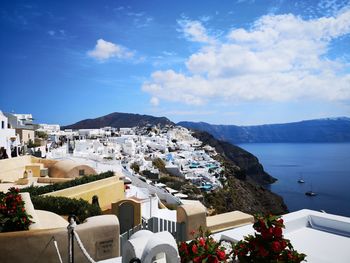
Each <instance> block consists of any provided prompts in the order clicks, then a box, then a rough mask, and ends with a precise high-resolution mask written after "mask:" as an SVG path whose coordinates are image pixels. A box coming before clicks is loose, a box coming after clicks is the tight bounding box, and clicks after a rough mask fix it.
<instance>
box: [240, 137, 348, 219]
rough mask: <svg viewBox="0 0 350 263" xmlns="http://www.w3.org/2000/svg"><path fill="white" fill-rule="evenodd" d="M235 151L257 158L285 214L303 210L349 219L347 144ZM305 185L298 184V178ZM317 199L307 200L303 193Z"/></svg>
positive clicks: (280, 145) (260, 145)
mask: <svg viewBox="0 0 350 263" xmlns="http://www.w3.org/2000/svg"><path fill="white" fill-rule="evenodd" d="M238 146H239V147H241V148H243V149H245V150H247V151H249V152H251V153H252V154H254V155H255V156H257V157H258V158H259V161H260V163H262V165H263V166H264V169H265V171H266V172H268V173H269V174H270V175H272V176H273V177H276V178H277V179H278V181H277V182H276V183H274V184H272V185H271V186H269V188H270V190H271V191H272V192H275V193H277V194H279V195H281V196H282V197H283V199H284V201H285V203H286V204H287V206H288V209H289V211H291V212H292V211H296V210H300V209H303V208H308V209H313V210H324V211H326V212H327V213H332V214H337V215H343V216H348V217H350V143H250V144H240V145H238ZM301 177H302V178H303V179H304V181H305V183H304V184H299V183H298V182H297V181H298V179H299V178H301ZM309 190H313V191H314V192H316V193H317V194H318V195H317V196H314V197H309V196H306V195H305V192H306V191H309Z"/></svg>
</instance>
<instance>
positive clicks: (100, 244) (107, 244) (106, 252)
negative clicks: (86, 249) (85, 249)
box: [96, 238, 116, 260]
mask: <svg viewBox="0 0 350 263" xmlns="http://www.w3.org/2000/svg"><path fill="white" fill-rule="evenodd" d="M115 246H116V241H115V240H114V239H113V238H112V239H106V240H101V241H97V242H96V258H97V260H100V259H106V258H111V257H113V256H116V247H115ZM113 252H114V253H113Z"/></svg>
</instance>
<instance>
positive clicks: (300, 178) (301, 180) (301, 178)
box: [298, 173, 305, 184]
mask: <svg viewBox="0 0 350 263" xmlns="http://www.w3.org/2000/svg"><path fill="white" fill-rule="evenodd" d="M298 183H299V184H303V183H305V181H304V179H303V177H302V175H301V173H300V177H299V180H298Z"/></svg>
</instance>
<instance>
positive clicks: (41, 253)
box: [34, 236, 63, 263]
mask: <svg viewBox="0 0 350 263" xmlns="http://www.w3.org/2000/svg"><path fill="white" fill-rule="evenodd" d="M52 241H53V244H54V246H55V249H56V253H57V256H58V260H59V261H60V263H63V261H62V257H61V254H60V250H59V249H58V244H57V241H56V239H55V237H54V236H52V237H51V238H50V240H49V242H47V244H46V246H45V248H44V249H43V250H42V251H41V252H40V254H39V255H38V257H37V258H36V260H35V261H34V262H35V263H38V262H41V261H42V256H43V255H44V252H45V251H46V249H47V248H48V247H49V245H50V243H51V242H52Z"/></svg>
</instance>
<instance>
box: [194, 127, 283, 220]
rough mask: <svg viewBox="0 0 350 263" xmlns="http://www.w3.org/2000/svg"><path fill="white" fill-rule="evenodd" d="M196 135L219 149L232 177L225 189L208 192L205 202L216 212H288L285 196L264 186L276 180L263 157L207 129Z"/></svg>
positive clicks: (226, 174) (219, 158)
mask: <svg viewBox="0 0 350 263" xmlns="http://www.w3.org/2000/svg"><path fill="white" fill-rule="evenodd" d="M193 136H194V137H196V138H198V139H199V140H201V141H202V142H203V143H204V144H208V145H210V146H212V147H214V148H215V149H216V151H217V152H218V153H219V155H218V156H217V160H218V161H220V162H221V163H222V164H223V165H224V168H225V177H226V178H228V180H227V181H226V183H225V184H224V188H223V189H219V190H217V191H214V192H212V193H210V194H205V195H204V205H205V206H207V207H208V208H210V211H211V212H212V213H213V214H217V213H224V212H229V211H234V210H240V211H242V212H245V213H249V214H256V213H272V214H284V213H286V212H288V210H287V206H286V204H285V203H284V201H283V198H282V197H280V196H279V195H277V194H275V193H272V192H271V191H270V190H268V189H266V188H264V187H263V186H261V184H263V185H266V184H269V183H273V182H275V181H276V179H275V178H273V177H272V176H270V175H269V174H267V173H266V172H265V171H264V169H263V167H262V165H261V164H260V163H259V160H258V159H257V158H256V157H255V156H254V155H252V154H250V153H249V152H247V151H245V150H243V149H241V148H239V147H237V146H234V145H232V144H230V143H227V142H223V141H219V140H216V139H215V138H214V137H213V136H212V135H210V134H208V133H207V132H200V131H195V132H194V133H193Z"/></svg>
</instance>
